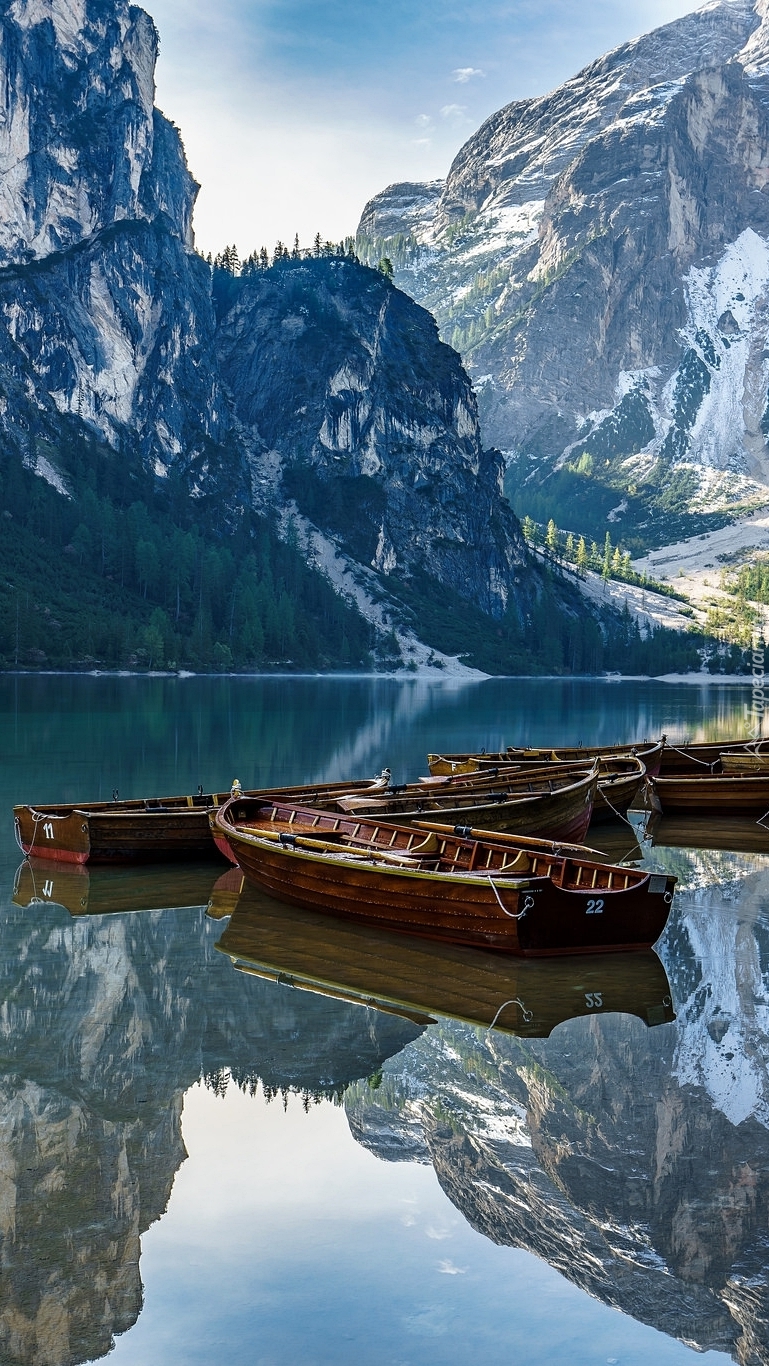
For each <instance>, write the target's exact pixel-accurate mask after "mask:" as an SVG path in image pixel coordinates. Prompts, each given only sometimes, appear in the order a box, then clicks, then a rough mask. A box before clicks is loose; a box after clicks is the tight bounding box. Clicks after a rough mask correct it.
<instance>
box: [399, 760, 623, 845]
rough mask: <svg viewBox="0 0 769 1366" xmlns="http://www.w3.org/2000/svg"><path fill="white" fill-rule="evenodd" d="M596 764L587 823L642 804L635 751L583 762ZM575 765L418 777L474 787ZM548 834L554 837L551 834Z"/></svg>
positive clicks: (524, 766) (425, 781)
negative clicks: (595, 776)
mask: <svg viewBox="0 0 769 1366" xmlns="http://www.w3.org/2000/svg"><path fill="white" fill-rule="evenodd" d="M593 763H597V764H598V788H597V790H596V794H595V799H594V802H593V814H592V818H591V823H592V824H595V823H596V822H600V821H607V820H613V819H614V818H616V817H625V816H626V815H627V812H628V811H629V809H630V807H631V806H633V805H634V804H640V805H643V804H644V803H643V802H641V803H639V802H638V798H639V794H640V793H641V792H642V791H644V789H645V780H646V765H645V764H644V762H643V760H642V759H641V758H640V757H639V756H637V755H628V756H627V757H620V758H615V757H612V756H609V757H608V758H607V757H599V758H596V759H588V760H587V764H588V766H590V765H591V764H593ZM575 767H577V768H580V767H581V765H575V764H573V763H568V764H567V763H565V762H561V761H560V760H559V761H557V762H550V763H547V764H545V765H544V766H538V767H537V768H536V769H533V768H530V767H529V764H528V763H526V764H521V765H519V764H511V765H506V764H502V765H501V766H499V767H496V768H491V769H488V770H487V769H484V768H479V769H478V770H477V771H476V772H474V773H456V774H454V775H453V776H451V777H448V776H446V777H433V776H432V775H431V776H430V777H429V778H420V780H419V781H420V785H421V786H422V787H434V786H435V785H436V784H450V785H451V787H452V789H456V788H458V787H461V786H462V785H463V784H469V785H472V787H473V788H474V789H475V790H478V789H479V788H480V787H481V786H482V785H483V784H486V785H491V786H499V785H500V784H504V783H506V782H513V781H515V779H516V778H520V779H521V780H522V779H523V775H524V774H529V775H531V774H532V773H534V772H536V773H537V774H538V775H540V776H541V777H544V778H546V777H548V776H551V777H552V775H553V773H554V772H555V773H558V774H563V773H566V772H569V771H573V770H574V769H575ZM483 823H484V822H483V821H476V824H483ZM540 833H546V832H540V831H539V830H532V834H540ZM550 838H552V839H554V838H556V836H555V835H551V836H550Z"/></svg>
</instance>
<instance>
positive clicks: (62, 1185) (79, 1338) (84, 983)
mask: <svg viewBox="0 0 769 1366" xmlns="http://www.w3.org/2000/svg"><path fill="white" fill-rule="evenodd" d="M185 892H186V888H184V889H182V894H184V893H185ZM220 933H221V926H220V925H218V924H217V923H216V922H214V921H212V920H210V919H209V918H207V917H206V914H205V911H204V910H203V908H199V909H198V910H194V911H189V910H188V911H149V912H147V913H146V914H144V915H125V916H123V915H110V916H106V915H105V916H99V917H96V918H78V919H76V920H75V919H72V918H70V916H69V915H68V914H67V913H66V911H65V910H63V909H62V908H60V907H57V906H54V905H45V906H33V907H31V908H27V909H21V908H18V907H12V908H11V909H10V910H8V911H6V913H5V914H4V916H3V924H2V935H3V944H4V950H5V951H4V954H3V958H2V963H1V964H0V1000H2V1008H1V1009H0V1040H1V1042H0V1050H1V1052H2V1077H1V1078H0V1265H1V1266H2V1274H1V1275H0V1360H2V1361H3V1363H8V1364H10V1363H24V1364H25V1366H33V1363H34V1366H68V1363H73V1366H74V1363H79V1362H84V1361H89V1360H92V1359H93V1358H96V1357H99V1356H102V1355H104V1354H105V1353H106V1352H108V1351H109V1349H110V1346H111V1343H112V1339H113V1336H114V1335H115V1334H118V1333H123V1332H125V1331H126V1329H128V1328H129V1327H130V1326H131V1325H132V1324H133V1323H134V1322H135V1320H136V1318H137V1316H138V1314H139V1311H140V1308H141V1304H142V1286H141V1278H140V1269H139V1255H140V1237H141V1234H142V1233H143V1232H144V1231H145V1230H146V1229H147V1228H148V1227H149V1226H150V1224H151V1223H153V1222H154V1220H156V1219H158V1218H159V1217H160V1216H161V1215H162V1214H163V1213H164V1211H165V1209H166V1206H167V1204H168V1199H169V1195H170V1191H171V1186H172V1183H173V1179H174V1175H175V1173H176V1171H177V1169H178V1167H179V1166H180V1164H181V1163H182V1161H183V1160H184V1158H185V1156H186V1154H185V1150H184V1144H183V1141H182V1134H181V1114H182V1105H183V1098H184V1093H185V1091H186V1090H187V1089H188V1088H189V1087H190V1086H192V1085H194V1084H195V1082H197V1081H198V1080H199V1078H200V1077H201V1075H202V1076H203V1077H205V1078H206V1079H207V1081H208V1083H209V1085H211V1086H213V1087H214V1088H217V1087H219V1086H221V1085H222V1084H223V1079H225V1078H230V1077H231V1078H232V1079H233V1080H234V1081H235V1082H236V1083H237V1084H238V1085H241V1086H243V1087H246V1088H254V1087H255V1086H256V1085H257V1084H258V1083H259V1082H260V1081H261V1082H262V1084H263V1086H264V1088H265V1090H266V1091H267V1092H268V1093H270V1094H271V1093H274V1092H276V1091H280V1090H286V1089H292V1090H297V1091H301V1092H306V1093H308V1094H309V1095H316V1094H324V1095H329V1096H335V1097H339V1096H341V1094H342V1092H343V1091H344V1089H345V1087H347V1086H348V1085H349V1083H350V1082H351V1081H354V1080H356V1079H358V1078H364V1077H367V1076H370V1075H372V1074H374V1073H376V1072H378V1070H379V1069H380V1068H381V1066H382V1064H383V1062H384V1060H385V1059H386V1058H387V1057H389V1056H391V1055H392V1054H394V1053H397V1052H399V1051H400V1050H401V1049H402V1048H403V1047H404V1046H405V1045H406V1044H408V1043H409V1042H410V1041H411V1040H413V1039H414V1038H415V1037H416V1036H417V1035H418V1033H419V1032H420V1026H418V1025H414V1024H412V1023H410V1022H408V1021H406V1020H402V1019H399V1018H397V1017H395V1016H390V1015H385V1014H381V1013H379V1012H377V1011H375V1010H370V1009H366V1008H363V1009H362V1008H361V1007H359V1006H350V1005H346V1004H344V1003H341V1002H337V1001H333V1000H329V999H326V998H324V997H322V996H307V995H303V994H302V995H300V994H299V993H287V992H286V991H285V990H283V989H281V988H279V987H275V986H273V985H271V984H269V983H266V982H261V981H259V980H257V979H255V978H243V977H242V976H241V975H239V974H236V973H233V972H232V970H231V968H230V965H229V963H228V962H227V961H226V959H223V958H222V957H221V955H219V954H215V953H214V949H213V946H214V941H215V939H216V937H217V936H218V935H219V934H220Z"/></svg>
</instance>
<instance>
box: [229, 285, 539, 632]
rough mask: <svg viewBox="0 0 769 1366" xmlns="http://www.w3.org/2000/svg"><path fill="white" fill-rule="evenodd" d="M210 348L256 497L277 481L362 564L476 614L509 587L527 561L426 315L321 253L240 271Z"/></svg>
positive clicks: (457, 380)
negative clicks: (445, 593)
mask: <svg viewBox="0 0 769 1366" xmlns="http://www.w3.org/2000/svg"><path fill="white" fill-rule="evenodd" d="M218 354H219V363H220V373H221V375H222V378H223V379H224V381H225V383H226V385H227V387H228V389H229V391H230V393H231V394H232V396H233V404H234V411H235V414H236V417H237V419H238V421H239V423H240V424H241V430H242V431H243V433H244V435H245V437H246V440H247V442H248V444H249V447H250V449H251V451H252V452H253V453H254V455H253V458H252V465H251V469H252V478H253V481H254V498H255V499H256V500H265V499H267V500H269V499H270V498H272V499H275V497H276V493H278V496H280V493H279V491H280V490H281V489H282V493H283V496H284V497H285V495H286V494H288V495H289V497H290V498H291V499H292V500H293V501H294V502H295V504H296V507H297V508H298V510H299V513H300V514H301V515H302V517H303V519H304V525H305V528H306V529H308V530H309V528H310V527H311V526H314V527H315V528H317V529H319V530H320V531H321V532H325V533H328V535H330V536H331V537H334V538H336V539H337V540H338V541H339V542H340V543H341V545H342V546H343V547H344V549H345V550H346V551H347V552H348V553H349V555H350V556H351V557H352V558H353V559H354V560H356V561H357V562H358V563H359V564H360V565H361V566H369V567H371V568H373V569H374V570H377V571H379V573H380V574H382V575H385V576H387V578H388V579H389V580H391V581H393V580H397V579H399V578H400V579H404V578H405V579H406V580H409V579H413V577H414V576H415V575H417V574H423V575H427V576H428V577H429V578H431V579H433V580H434V581H436V582H437V583H442V584H446V585H451V586H452V587H453V588H454V589H455V590H456V591H457V592H458V594H459V595H460V596H461V597H464V598H468V599H470V600H471V601H472V602H473V603H475V604H477V606H478V607H479V608H480V609H481V611H482V612H484V613H486V614H487V615H488V616H490V617H497V618H499V617H502V616H504V614H505V612H506V610H507V607H508V603H509V602H510V601H511V599H514V598H515V595H516V591H517V593H518V596H519V597H520V596H522V594H523V591H524V590H523V585H522V584H521V579H522V578H524V577H525V575H526V574H527V573H530V572H531V569H530V566H529V564H528V556H527V553H526V551H525V549H524V546H523V543H522V539H521V537H520V532H519V529H518V526H517V523H516V521H515V518H514V517H513V515H512V513H511V511H510V509H509V507H508V506H507V505H506V504H505V503H504V502H503V501H502V500H501V498H500V493H501V481H502V460H501V456H500V455H499V453H498V452H497V451H484V450H483V448H482V445H481V440H480V431H479V425H478V413H477V406H476V401H475V395H474V393H473V390H472V387H471V385H470V382H469V380H468V378H467V375H466V374H465V372H464V370H463V369H462V368H461V366H460V365H459V364H458V357H457V356H456V353H455V352H454V351H452V350H451V348H450V347H448V346H445V345H444V344H443V343H442V342H440V341H439V340H438V335H437V328H436V325H435V322H434V321H433V319H432V317H431V316H430V314H429V313H427V312H425V310H424V309H422V308H418V307H415V305H414V304H413V302H412V301H411V300H410V299H409V298H408V296H407V295H405V294H403V293H401V292H400V291H399V290H397V289H394V288H393V286H392V285H391V284H390V283H389V281H388V280H387V279H386V278H385V277H384V276H383V275H381V274H380V273H379V272H378V271H374V270H368V269H364V268H362V267H361V266H359V265H358V264H357V263H356V262H353V261H349V260H344V259H340V258H336V259H334V258H332V259H330V260H329V259H317V260H299V261H291V260H288V261H283V262H281V263H280V265H279V266H276V267H274V268H273V269H272V270H269V271H259V272H257V273H255V274H254V275H251V276H249V277H248V278H247V279H246V280H245V281H244V282H243V283H242V287H241V291H240V295H239V298H238V301H237V302H236V303H235V304H234V305H233V306H232V307H231V308H230V310H229V311H228V312H227V314H226V315H225V317H224V319H223V321H222V323H221V326H220V328H219V332H218ZM310 535H311V536H312V532H311V531H310ZM311 544H312V546H313V552H314V553H315V554H317V555H318V556H319V557H322V556H323V551H324V549H325V550H326V554H328V551H329V550H330V549H331V547H330V546H329V545H328V543H326V546H325V547H324V546H323V545H322V542H321V541H320V538H317V537H316V538H314V539H312V540H311ZM515 585H518V588H517V590H516V588H515Z"/></svg>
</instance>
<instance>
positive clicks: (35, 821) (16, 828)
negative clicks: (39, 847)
mask: <svg viewBox="0 0 769 1366" xmlns="http://www.w3.org/2000/svg"><path fill="white" fill-rule="evenodd" d="M30 814H31V816H32V839H31V840H30V842H29V849H25V848H24V845H23V844H22V842H21V826H20V825H19V818H18V816H14V818H13V833H14V835H15V836H16V843H17V844H18V846H19V848H20V850H21V852H22V854H23V855H24V857H25V858H29V856H30V854H31V853H32V850H33V849H34V847H35V839H36V838H37V827H38V826H39V824H40V822H41V821H45V820H50V815H48V816H47V815H46V813H45V812H44V811H35V810H33V809H32V808H30ZM54 819H55V818H54ZM59 819H61V817H59Z"/></svg>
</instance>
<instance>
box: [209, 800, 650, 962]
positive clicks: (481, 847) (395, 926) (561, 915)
mask: <svg viewBox="0 0 769 1366" xmlns="http://www.w3.org/2000/svg"><path fill="white" fill-rule="evenodd" d="M216 821H217V824H218V826H219V829H220V830H221V832H222V834H223V836H224V837H225V839H226V840H227V841H228V843H229V844H230V846H231V848H232V850H233V852H234V854H235V856H236V858H237V861H238V863H239V864H240V867H241V868H242V869H243V872H244V873H245V875H246V877H247V878H249V879H250V880H251V881H253V882H255V883H256V885H257V886H259V887H261V888H262V889H263V890H264V891H266V892H268V893H269V894H270V895H271V896H274V897H276V898H277V899H278V900H279V901H288V902H289V903H291V904H293V905H299V906H304V907H306V908H307V909H309V910H317V911H321V912H324V913H326V914H330V915H338V916H345V917H348V918H350V919H353V920H358V921H361V922H364V923H366V924H372V925H376V926H378V927H379V928H381V929H388V930H399V931H401V932H405V933H410V934H417V935H422V936H425V937H427V938H429V939H441V940H447V941H449V942H453V943H462V944H467V945H479V946H481V947H485V948H494V949H502V950H505V951H507V952H510V953H517V954H522V955H524V956H528V955H532V956H542V955H551V954H561V953H579V952H583V953H584V952H591V951H592V952H607V951H615V950H618V949H630V948H648V947H650V946H651V945H652V944H653V943H654V942H655V941H656V940H657V939H658V938H659V936H660V935H661V933H662V931H663V929H664V927H665V923H666V921H667V918H668V914H669V911H670V905H671V902H672V900H673V889H674V887H675V882H676V879H675V878H674V877H668V876H667V875H665V874H650V873H647V872H643V871H641V870H639V869H636V868H627V867H613V866H612V865H609V864H601V863H598V862H594V861H592V860H591V859H590V858H587V857H585V856H584V855H585V853H586V852H587V851H583V850H580V849H578V848H571V849H567V850H564V849H563V848H562V847H561V846H558V845H555V844H553V843H552V842H550V841H547V840H532V839H527V838H522V837H517V836H514V835H505V834H502V833H496V832H493V833H492V832H488V831H479V830H475V829H473V828H472V827H470V826H456V827H454V828H452V827H451V826H447V825H443V824H436V823H431V822H427V821H421V822H418V823H414V824H413V825H410V826H408V825H386V824H384V823H383V822H377V821H374V820H363V819H360V818H358V817H355V816H342V815H335V814H334V813H333V812H324V811H313V810H312V809H309V808H305V809H302V808H298V807H294V806H291V805H282V804H280V803H276V802H272V803H268V802H261V801H260V800H259V799H251V800H243V799H242V798H233V799H231V800H230V801H229V802H226V803H225V804H224V806H222V807H220V808H219V810H218V812H217V814H216Z"/></svg>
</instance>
